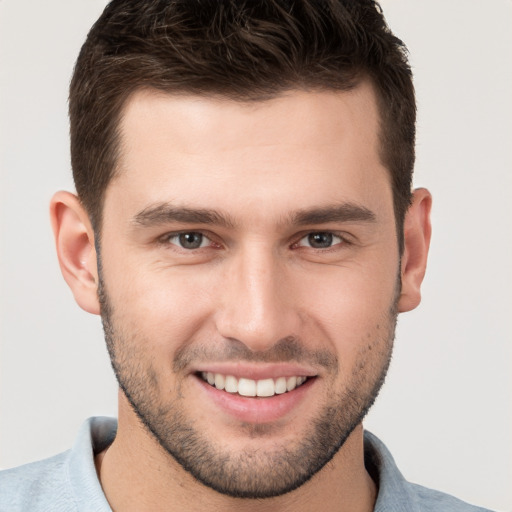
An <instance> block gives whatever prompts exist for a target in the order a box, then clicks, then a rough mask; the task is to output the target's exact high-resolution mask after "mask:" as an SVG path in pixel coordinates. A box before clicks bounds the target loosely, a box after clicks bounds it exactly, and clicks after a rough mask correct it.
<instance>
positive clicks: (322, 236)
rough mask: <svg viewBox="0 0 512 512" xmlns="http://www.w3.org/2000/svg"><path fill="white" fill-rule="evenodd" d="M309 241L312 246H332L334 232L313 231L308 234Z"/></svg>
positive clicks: (316, 247) (319, 247)
mask: <svg viewBox="0 0 512 512" xmlns="http://www.w3.org/2000/svg"><path fill="white" fill-rule="evenodd" d="M308 241H309V244H310V245H311V247H314V248H315V249H324V248H326V247H331V245H332V234H331V233H311V234H310V235H309V236H308Z"/></svg>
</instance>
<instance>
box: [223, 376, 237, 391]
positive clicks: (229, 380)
mask: <svg viewBox="0 0 512 512" xmlns="http://www.w3.org/2000/svg"><path fill="white" fill-rule="evenodd" d="M224 389H225V390H226V391H227V392H228V393H238V380H237V379H236V378H235V377H233V376H232V375H227V376H226V382H225V383H224Z"/></svg>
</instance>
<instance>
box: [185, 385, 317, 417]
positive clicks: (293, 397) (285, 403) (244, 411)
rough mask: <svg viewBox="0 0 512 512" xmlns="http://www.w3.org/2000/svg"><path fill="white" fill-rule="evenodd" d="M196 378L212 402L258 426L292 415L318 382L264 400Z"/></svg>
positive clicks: (234, 415) (229, 413) (232, 414)
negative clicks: (224, 389)
mask: <svg viewBox="0 0 512 512" xmlns="http://www.w3.org/2000/svg"><path fill="white" fill-rule="evenodd" d="M194 378H195V379H196V380H197V381H198V383H199V385H200V386H201V388H202V389H203V391H204V392H205V393H206V394H207V397H208V400H209V401H210V402H213V403H214V404H215V405H216V406H217V407H219V408H220V409H221V410H223V411H224V412H226V413H227V414H228V415H230V416H232V417H234V418H236V419H237V420H239V421H242V422H244V423H256V424H263V423H271V422H274V421H277V420H280V419H282V418H284V417H285V416H287V415H288V414H290V413H291V412H292V411H293V410H294V409H296V408H297V407H298V406H299V405H300V403H301V402H302V401H304V400H305V398H306V394H307V393H308V392H309V391H310V389H311V388H312V386H313V385H314V383H315V381H316V378H310V379H308V380H307V381H306V382H304V384H302V385H301V386H299V387H298V388H295V389H294V390H293V391H287V392H286V393H283V394H281V395H274V396H271V397H265V398H264V397H245V396H241V395H239V394H237V393H228V392H227V391H222V390H219V389H217V388H216V387H214V386H211V385H210V384H208V383H207V382H205V381H204V380H202V379H201V378H200V377H197V376H194Z"/></svg>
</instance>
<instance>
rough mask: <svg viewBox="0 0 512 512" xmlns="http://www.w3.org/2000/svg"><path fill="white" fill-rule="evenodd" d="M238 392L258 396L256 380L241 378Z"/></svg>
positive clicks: (243, 394)
mask: <svg viewBox="0 0 512 512" xmlns="http://www.w3.org/2000/svg"><path fill="white" fill-rule="evenodd" d="M238 394H239V395H242V396H256V381H255V380H252V379H239V381H238Z"/></svg>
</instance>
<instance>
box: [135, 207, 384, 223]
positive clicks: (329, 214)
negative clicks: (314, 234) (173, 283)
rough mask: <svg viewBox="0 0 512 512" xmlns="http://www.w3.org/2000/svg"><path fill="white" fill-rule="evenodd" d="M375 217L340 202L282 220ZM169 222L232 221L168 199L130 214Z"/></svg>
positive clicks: (146, 220) (141, 220) (138, 220)
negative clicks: (181, 205)
mask: <svg viewBox="0 0 512 512" xmlns="http://www.w3.org/2000/svg"><path fill="white" fill-rule="evenodd" d="M376 219H377V217H376V215H375V213H373V212H372V211H371V210H369V209H368V208H366V207H364V206H361V205H358V204H354V203H343V204H341V205H332V206H324V207H320V208H308V209H304V210H298V211H297V212H295V213H292V214H291V215H290V217H289V220H288V221H287V222H284V224H291V225H297V226H305V225H310V224H328V223H330V222H375V221H376ZM171 222H181V223H184V224H213V225H218V226H223V227H225V228H233V227H234V226H235V224H236V223H235V222H234V221H233V220H232V219H231V218H230V217H229V216H227V215H224V214H222V213H220V212H218V211H217V210H211V209H206V208H187V207H179V206H174V205H172V204H169V203H159V204H156V205H151V206H148V207H147V208H144V209H143V210H142V211H140V212H139V213H137V214H136V215H135V217H134V218H133V223H134V224H136V225H139V226H143V227H149V226H158V225H162V224H167V223H171Z"/></svg>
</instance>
